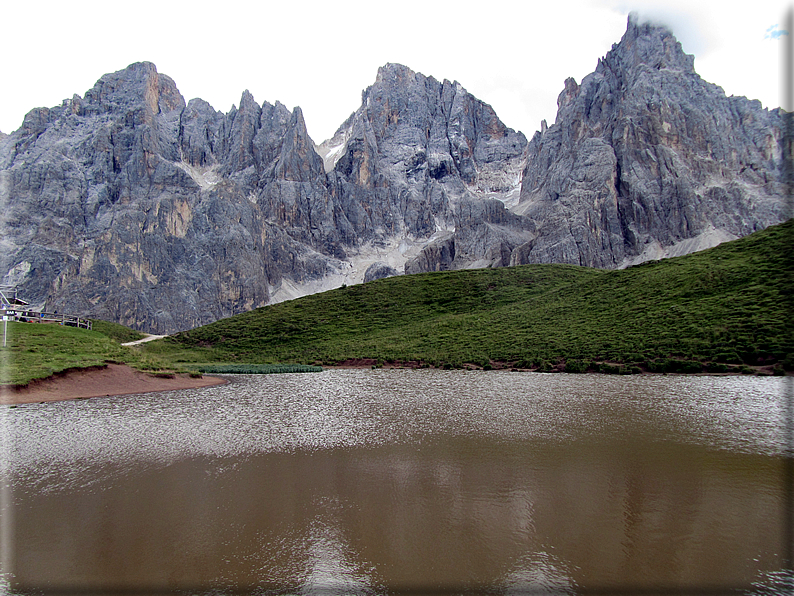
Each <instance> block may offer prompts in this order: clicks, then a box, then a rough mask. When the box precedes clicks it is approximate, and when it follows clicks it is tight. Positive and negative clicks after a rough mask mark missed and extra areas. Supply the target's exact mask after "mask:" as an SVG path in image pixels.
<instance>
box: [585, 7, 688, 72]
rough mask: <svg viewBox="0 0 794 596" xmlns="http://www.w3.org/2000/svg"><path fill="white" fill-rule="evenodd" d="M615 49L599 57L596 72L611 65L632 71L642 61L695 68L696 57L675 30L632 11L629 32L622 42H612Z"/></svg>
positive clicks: (662, 66)
mask: <svg viewBox="0 0 794 596" xmlns="http://www.w3.org/2000/svg"><path fill="white" fill-rule="evenodd" d="M618 49H619V51H615V50H618ZM612 50H613V51H612V52H609V53H608V54H607V56H606V58H605V59H604V60H599V63H598V66H597V67H596V72H603V70H604V69H607V68H608V69H612V70H616V69H619V70H624V71H631V70H632V69H634V68H636V67H638V66H640V65H645V66H648V67H651V68H655V69H658V70H660V69H670V70H680V71H683V72H688V73H694V72H695V57H694V56H692V55H690V54H686V53H685V52H684V50H683V48H682V47H681V44H680V42H679V41H678V40H677V39H676V38H675V36H674V35H673V32H672V31H671V30H670V29H669V28H667V27H666V26H665V25H659V24H655V23H653V22H650V21H645V22H643V21H641V20H640V18H639V17H638V16H637V14H636V13H631V14H629V17H628V23H627V25H626V33H624V35H623V38H622V39H621V40H620V43H619V44H613V45H612Z"/></svg>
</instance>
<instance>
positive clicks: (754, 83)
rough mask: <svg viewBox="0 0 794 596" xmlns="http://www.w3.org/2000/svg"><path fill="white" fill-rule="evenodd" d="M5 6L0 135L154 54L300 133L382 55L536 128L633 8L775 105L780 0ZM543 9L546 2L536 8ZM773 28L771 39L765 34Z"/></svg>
mask: <svg viewBox="0 0 794 596" xmlns="http://www.w3.org/2000/svg"><path fill="white" fill-rule="evenodd" d="M2 4H3V5H2V7H0V23H2V25H0V26H2V33H0V56H2V60H0V80H2V81H3V88H4V92H3V94H2V101H0V130H2V131H3V132H6V133H9V132H11V131H13V130H16V129H17V128H19V126H20V125H21V123H22V119H23V117H24V115H25V113H26V112H28V111H29V110H30V109H31V108H34V107H39V106H46V107H52V106H54V105H58V104H60V103H61V101H62V100H63V99H64V98H67V97H71V96H72V95H73V94H74V93H77V94H79V95H81V96H82V95H84V93H85V91H86V90H88V89H90V88H91V87H92V86H93V85H94V83H95V82H96V80H97V79H98V78H99V77H101V76H102V75H103V74H105V73H107V72H113V71H116V70H120V69H122V68H124V67H126V66H127V65H128V64H131V63H133V62H139V61H143V60H148V61H150V62H153V63H154V64H156V65H157V69H158V71H159V72H161V73H164V74H167V75H169V76H170V77H171V78H173V79H174V81H175V82H176V85H177V87H178V88H179V90H180V91H181V92H182V95H183V96H184V97H185V99H186V100H190V99H191V98H193V97H201V98H203V99H205V100H206V101H208V102H209V103H210V104H212V106H213V107H215V109H218V110H222V111H224V112H226V111H228V110H229V109H230V108H231V106H232V104H237V103H239V100H240V96H241V94H242V92H243V90H245V89H249V90H250V91H251V93H252V94H253V95H254V98H255V99H256V100H257V102H259V103H260V104H261V103H262V102H263V101H268V102H270V103H274V102H275V101H276V100H279V101H281V102H282V103H284V104H285V105H286V106H287V107H289V108H292V107H294V106H298V105H299V106H301V108H302V109H303V113H304V116H305V118H306V123H307V126H308V128H309V134H310V135H311V136H312V138H313V139H314V140H315V142H317V143H319V142H321V141H322V140H324V139H326V138H328V137H330V136H331V135H332V134H333V133H334V131H335V130H336V128H337V127H338V126H339V125H340V124H341V123H342V122H343V121H344V119H345V118H346V117H347V116H348V115H349V114H350V113H351V112H353V111H354V110H355V109H356V108H357V107H358V105H359V103H360V101H361V91H362V90H363V89H364V88H366V87H367V86H369V85H370V84H372V83H373V81H374V80H375V75H376V73H377V69H378V67H379V66H381V65H383V64H385V63H386V62H399V63H402V64H405V65H407V66H409V67H410V68H412V69H413V70H415V71H418V72H421V73H423V74H425V75H428V76H434V77H435V78H436V79H439V80H443V79H450V80H457V81H459V82H460V83H461V84H462V85H463V86H464V87H465V88H466V89H467V90H468V91H469V92H471V93H472V94H474V95H475V96H476V97H478V98H479V99H481V100H483V101H485V102H487V103H489V104H491V105H492V106H493V107H494V109H495V110H496V113H497V114H498V115H499V117H500V118H501V119H502V121H503V122H504V123H505V124H506V125H507V126H510V127H511V128H514V129H517V130H521V131H522V132H524V133H525V134H526V135H527V137H531V136H532V134H533V133H534V131H535V130H537V129H538V128H539V127H540V121H541V120H542V119H544V118H545V119H546V120H547V121H548V122H549V124H551V123H552V122H553V121H554V118H555V115H556V98H557V95H558V94H559V92H560V91H561V90H562V86H563V81H564V80H565V78H567V77H569V76H572V77H574V78H575V79H576V80H577V81H578V82H581V79H582V77H584V76H585V75H587V74H588V73H590V72H592V71H593V70H594V69H595V66H596V64H597V62H598V59H599V58H600V57H602V56H603V55H604V54H606V52H607V51H609V49H610V48H611V46H612V44H613V43H616V42H618V41H619V40H620V38H621V36H622V35H623V33H624V32H625V28H626V18H627V15H628V13H629V12H630V11H637V12H638V13H640V15H647V16H650V17H653V18H654V19H655V20H657V21H663V22H665V23H666V24H668V25H669V26H670V27H671V28H672V30H673V32H674V33H675V35H676V37H677V38H678V40H679V41H680V42H681V44H682V45H683V47H684V51H686V52H687V53H690V54H694V55H695V69H696V70H697V72H698V73H699V74H700V75H701V76H702V77H703V78H704V79H706V80H707V81H709V82H712V83H716V84H718V85H720V86H722V87H723V89H724V90H725V91H726V93H727V94H728V95H745V96H747V97H751V98H754V99H760V100H761V101H762V103H763V104H764V106H765V107H768V108H774V107H778V106H779V105H781V103H782V102H781V95H780V94H781V76H782V75H781V63H782V52H781V48H782V46H783V45H784V44H785V40H786V37H785V36H779V32H780V30H782V29H785V22H784V16H785V12H786V10H788V9H789V7H790V4H789V3H787V2H781V1H771V0H754V1H753V2H750V3H745V2H742V3H730V2H725V1H724V0H720V1H715V0H706V1H704V0H697V1H695V0H590V1H584V0H579V1H576V2H551V1H546V2H543V3H539V2H529V1H526V2H525V1H515V0H512V1H503V0H482V1H479V2H470V1H466V0H456V1H440V2H434V1H432V0H420V1H415V0H396V1H391V2H378V1H372V0H368V1H354V0H334V1H326V2H300V1H298V0H293V1H291V2H288V1H286V0H283V1H279V2H270V1H258V2H255V1H247V0H238V1H232V2H218V1H216V0H213V1H205V0H193V1H191V2H170V1H168V0H158V1H150V0H137V1H136V2H132V3H130V2H108V1H107V0H103V1H102V2H97V1H94V0H82V1H81V2H78V3H73V2H63V1H62V0H59V1H57V2H56V1H48V0H43V1H38V2H36V3H28V2H21V1H13V0H6V1H4V2H2ZM538 4H542V6H536V5H538ZM776 32H777V36H776V35H775V33H776Z"/></svg>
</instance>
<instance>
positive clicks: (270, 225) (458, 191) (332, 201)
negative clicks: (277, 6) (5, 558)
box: [0, 18, 784, 333]
mask: <svg viewBox="0 0 794 596" xmlns="http://www.w3.org/2000/svg"><path fill="white" fill-rule="evenodd" d="M558 106H559V109H558V113H557V119H556V122H555V123H554V124H553V125H552V126H546V125H545V123H544V125H543V126H542V129H541V131H540V132H538V133H536V134H535V135H534V137H533V138H532V140H531V141H530V142H529V143H527V141H526V139H525V138H524V136H523V135H522V134H521V133H519V132H515V131H513V130H511V129H509V128H507V127H506V126H505V125H504V124H503V123H502V122H501V121H500V120H499V119H498V117H497V116H496V114H495V113H494V111H493V109H491V107H490V106H488V105H487V104H484V103H483V102H481V101H479V100H477V99H476V98H474V97H473V96H471V95H470V94H469V93H467V92H466V91H465V89H464V88H463V87H462V86H461V85H460V84H459V83H457V82H449V81H446V80H445V81H443V82H439V81H437V80H436V79H434V78H432V77H425V76H424V75H422V74H419V73H416V72H414V71H412V70H410V69H409V68H407V67H405V66H401V65H398V64H387V65H385V66H384V67H382V68H381V69H380V70H379V71H378V74H377V77H376V80H375V82H374V84H373V85H372V86H371V87H369V88H367V89H366V90H365V91H364V92H363V93H362V103H361V105H360V107H359V108H358V109H357V110H356V111H355V112H354V113H353V114H351V116H350V117H349V118H348V119H347V120H346V121H345V122H344V123H343V124H342V126H341V127H340V128H339V129H338V131H337V132H336V134H335V135H334V137H333V138H332V139H329V140H328V141H326V142H324V143H322V144H321V145H319V146H316V145H315V144H314V142H313V141H312V139H311V138H310V137H309V135H308V133H307V131H306V126H305V123H304V120H303V114H302V112H301V110H300V108H295V109H293V110H289V109H287V108H286V107H285V106H283V105H282V104H280V103H278V102H276V104H275V105H270V104H269V103H267V102H265V103H264V104H262V105H259V104H257V103H256V101H255V100H254V98H253V97H252V96H251V94H250V93H248V92H247V91H246V92H245V93H243V95H242V97H241V99H240V103H239V106H238V107H234V108H233V109H232V110H231V111H230V112H228V113H226V114H224V113H221V112H218V111H216V110H214V109H213V108H212V107H211V106H210V105H209V104H208V103H206V102H205V101H203V100H201V99H194V100H191V101H190V102H189V103H187V104H186V103H185V101H184V99H183V98H182V96H181V94H180V93H179V91H178V90H177V88H176V86H175V84H174V82H173V81H172V80H171V79H170V78H169V77H167V76H165V75H162V74H160V73H158V72H157V70H156V68H155V67H154V65H152V64H150V63H139V64H133V65H131V66H129V67H128V68H126V69H124V70H122V71H119V72H116V73H112V74H108V75H105V76H103V77H102V78H101V79H99V81H97V83H96V85H95V86H94V87H93V88H92V89H90V90H89V91H87V92H86V93H85V97H82V98H81V97H79V96H77V95H75V96H74V97H72V99H70V100H66V101H64V102H63V104H62V105H60V106H57V107H54V108H49V109H47V108H38V109H34V110H32V111H31V112H30V113H29V114H28V115H27V116H26V118H25V120H24V123H23V125H22V127H21V128H20V129H19V130H17V131H15V132H13V133H11V134H9V135H0V213H2V215H1V216H0V226H1V229H0V276H2V277H3V280H2V281H3V283H13V284H16V285H17V286H18V287H19V290H20V293H21V294H20V295H21V296H24V297H25V298H26V299H28V300H30V301H32V302H33V303H36V304H39V305H45V306H46V307H47V308H48V309H50V310H59V311H68V312H73V313H75V314H80V315H82V316H90V317H98V318H105V319H109V320H113V321H118V322H121V323H123V324H126V325H129V326H131V327H134V328H136V329H142V330H145V331H150V332H156V333H171V332H174V331H178V330H182V329H188V328H191V327H195V326H197V325H201V324H205V323H209V322H211V321H214V320H217V319H218V318H221V317H225V316H229V315H231V314H234V313H237V312H241V311H244V310H249V309H252V308H256V307H258V306H262V305H265V304H268V303H270V302H273V301H275V300H282V299H286V298H290V297H296V296H300V295H305V294H307V293H311V292H315V291H321V290H324V289H329V288H332V287H336V286H339V285H342V284H343V283H357V282H362V281H365V280H368V279H377V278H379V277H383V276H388V275H393V274H395V273H396V272H397V271H399V270H404V271H405V272H406V273H416V272H422V271H437V270H443V269H457V268H463V267H501V266H508V265H515V264H521V263H552V262H562V263H574V264H579V265H588V266H596V267H620V266H626V265H628V264H631V263H635V262H640V261H642V260H647V259H650V258H660V257H663V256H671V255H675V254H683V253H686V252H691V251H693V250H698V249H701V248H706V247H708V246H711V245H713V244H716V243H718V242H721V241H724V240H727V239H731V238H735V237H739V236H743V235H745V234H748V233H750V232H753V231H755V230H757V229H761V228H763V227H766V226H768V225H770V224H773V223H777V222H779V221H782V219H783V203H784V201H783V197H784V189H783V185H782V184H781V181H782V163H783V155H782V151H783V146H784V143H783V122H782V116H781V114H780V113H779V111H778V110H772V111H768V110H764V109H762V108H761V106H760V104H759V103H758V102H753V101H749V100H747V99H745V98H737V97H725V95H724V93H723V92H722V90H721V89H720V88H718V87H716V86H714V85H711V84H709V83H706V82H705V81H703V80H702V79H701V78H700V77H699V76H698V75H697V74H696V73H695V71H694V68H693V59H692V57H690V56H687V55H686V54H684V53H683V52H682V50H681V47H680V45H679V44H678V42H676V40H675V38H674V37H673V36H672V34H671V33H670V32H669V31H667V30H666V29H664V28H662V27H656V26H651V25H647V24H640V23H638V22H636V20H634V19H633V18H630V20H629V23H628V28H627V31H626V34H625V35H624V37H623V39H622V40H621V41H620V43H619V44H616V45H615V46H613V49H612V50H611V51H610V52H609V53H608V54H607V55H606V56H605V57H604V58H603V59H602V60H600V61H599V62H598V66H597V68H596V70H595V72H593V73H592V74H590V75H588V76H587V77H585V78H584V79H583V80H582V82H581V84H577V83H576V82H575V81H574V80H573V79H568V80H567V81H566V82H565V85H564V89H563V91H562V92H561V93H560V96H559V99H558Z"/></svg>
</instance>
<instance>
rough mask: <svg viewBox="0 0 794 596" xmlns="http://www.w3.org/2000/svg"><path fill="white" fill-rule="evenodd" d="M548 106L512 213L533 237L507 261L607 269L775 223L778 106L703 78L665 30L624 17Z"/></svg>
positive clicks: (779, 211)
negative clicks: (585, 70)
mask: <svg viewBox="0 0 794 596" xmlns="http://www.w3.org/2000/svg"><path fill="white" fill-rule="evenodd" d="M557 101H558V106H559V109H558V112H557V120H556V122H555V124H554V125H552V126H550V127H548V129H546V130H545V131H544V132H541V133H536V134H535V137H534V138H533V139H532V141H531V143H530V146H529V158H528V161H527V167H526V170H525V171H524V176H523V181H522V188H521V201H520V203H519V205H518V206H517V207H516V209H515V211H516V212H517V213H520V214H522V215H524V216H526V217H529V218H530V219H532V220H533V221H534V222H536V224H537V227H538V229H537V236H536V237H535V238H533V239H532V240H530V241H529V242H527V243H526V244H524V245H522V246H520V247H518V249H516V251H515V252H514V254H513V256H512V257H511V264H517V263H547V262H565V263H574V264H579V265H587V266H596V267H608V268H611V267H619V266H625V265H627V264H630V263H634V262H640V261H642V260H647V259H649V258H659V257H660V256H666V255H667V254H675V253H676V252H689V251H690V250H692V249H695V250H696V249H699V248H707V247H708V246H711V245H714V244H717V243H718V242H720V241H723V240H726V239H729V238H737V237H740V236H744V235H746V234H749V233H751V232H754V231H756V230H758V229H762V228H764V227H766V226H768V225H770V224H773V223H778V222H780V221H782V217H783V201H782V196H783V188H782V186H781V178H780V165H781V163H782V155H781V151H782V135H783V122H782V118H781V115H780V113H779V111H778V110H773V111H767V110H765V109H762V107H761V104H760V102H757V101H750V100H748V99H745V98H744V97H726V96H725V94H724V93H723V91H722V89H720V88H719V87H717V86H715V85H712V84H710V83H707V82H705V81H704V80H703V79H701V78H700V77H699V76H698V75H697V74H696V73H695V70H694V59H693V58H692V56H688V55H686V54H684V53H683V51H682V50H681V46H680V44H679V43H678V42H677V41H676V40H675V38H674V37H673V35H672V33H670V32H669V31H668V30H666V29H664V28H662V27H655V26H652V25H648V24H639V23H638V22H637V21H636V20H635V19H633V18H630V19H629V23H628V29H627V31H626V34H625V35H624V36H623V39H622V40H621V42H620V43H619V44H617V45H615V46H613V49H612V51H610V52H609V53H608V54H607V55H606V57H605V58H604V59H603V60H600V61H599V62H598V66H597V68H596V70H595V72H593V73H592V74H590V75H588V76H587V77H585V78H584V79H583V80H582V83H581V85H577V84H576V82H575V81H574V80H573V79H568V80H567V81H566V82H565V88H564V89H563V91H562V92H561V93H560V96H559V98H558V100H557ZM681 247H684V250H683V251H682V250H681ZM687 247H688V248H689V249H690V250H686V248H687Z"/></svg>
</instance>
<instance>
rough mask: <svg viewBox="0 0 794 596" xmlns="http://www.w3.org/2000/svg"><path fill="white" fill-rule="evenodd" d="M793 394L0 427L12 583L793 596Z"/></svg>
mask: <svg viewBox="0 0 794 596" xmlns="http://www.w3.org/2000/svg"><path fill="white" fill-rule="evenodd" d="M782 383H783V381H782V380H780V379H772V378H738V377H674V376H669V377H628V378H627V377H603V376H591V375H575V376H572V375H543V374H532V373H493V372H490V373H485V372H465V373H464V372H460V371H447V372H444V371H388V370H379V371H351V370H342V371H326V372H324V373H318V374H312V375H265V376H261V377H258V376H253V377H245V376H240V377H233V383H232V384H230V385H226V386H221V387H211V388H204V389H200V390H191V391H183V392H169V393H163V394H151V395H142V396H132V397H130V396H127V397H119V398H102V399H92V400H82V401H73V402H61V403H50V404H40V405H39V404H36V405H28V406H20V407H17V408H4V409H3V410H0V415H2V416H3V423H4V425H5V429H6V433H5V437H6V441H7V443H8V449H9V450H8V452H7V457H6V458H5V459H6V465H7V474H8V478H9V481H10V483H11V487H12V490H11V494H10V497H11V502H12V504H11V505H10V506H8V507H6V508H5V509H4V510H3V521H4V524H5V526H4V527H5V529H6V530H7V533H8V535H9V536H8V538H9V541H10V546H11V548H10V549H9V548H6V549H5V550H6V552H5V553H4V559H3V571H4V572H6V573H11V574H12V575H11V578H10V581H11V583H12V586H13V587H14V588H18V589H24V588H30V589H41V590H45V591H46V590H73V591H74V592H75V593H84V592H85V591H86V590H94V591H96V592H102V591H112V590H131V591H134V592H140V593H160V592H167V591H173V590H194V591H197V592H204V593H209V592H211V593H214V594H215V593H224V591H228V592H232V591H240V590H242V591H250V592H255V593H263V592H266V591H268V590H274V591H282V592H283V591H288V592H290V593H300V594H319V593H326V592H330V593H334V594H336V593H344V594H372V593H389V592H399V591H401V590H410V591H413V592H414V593H420V592H427V593H432V592H433V591H436V592H438V591H447V592H453V593H457V592H458V591H465V590H468V591H483V592H488V593H493V594H518V593H526V592H527V591H528V590H529V591H531V592H532V593H555V594H556V593H576V592H577V591H582V590H610V589H618V588H619V589H622V590H632V589H637V590H645V591H647V590H649V589H652V588H663V589H684V590H686V589H690V588H691V589H700V590H703V589H710V590H715V589H721V588H725V589H727V588H740V589H748V590H749V589H751V588H753V587H754V588H755V589H756V590H757V591H758V592H759V593H764V592H769V593H780V594H782V593H784V591H783V587H782V586H784V584H785V582H786V581H787V580H786V579H785V577H784V575H781V564H782V563H781V553H782V542H781V541H782V531H781V527H782V521H783V517H782V514H783V512H784V497H785V495H784V491H783V487H782V469H783V468H782V462H783V458H782V457H781V456H780V453H781V451H782V440H783V437H782V428H783V424H782V413H781V408H780V405H781V404H780V400H781V396H782V394H783V392H782ZM9 528H10V530H9ZM6 546H8V545H6Z"/></svg>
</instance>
